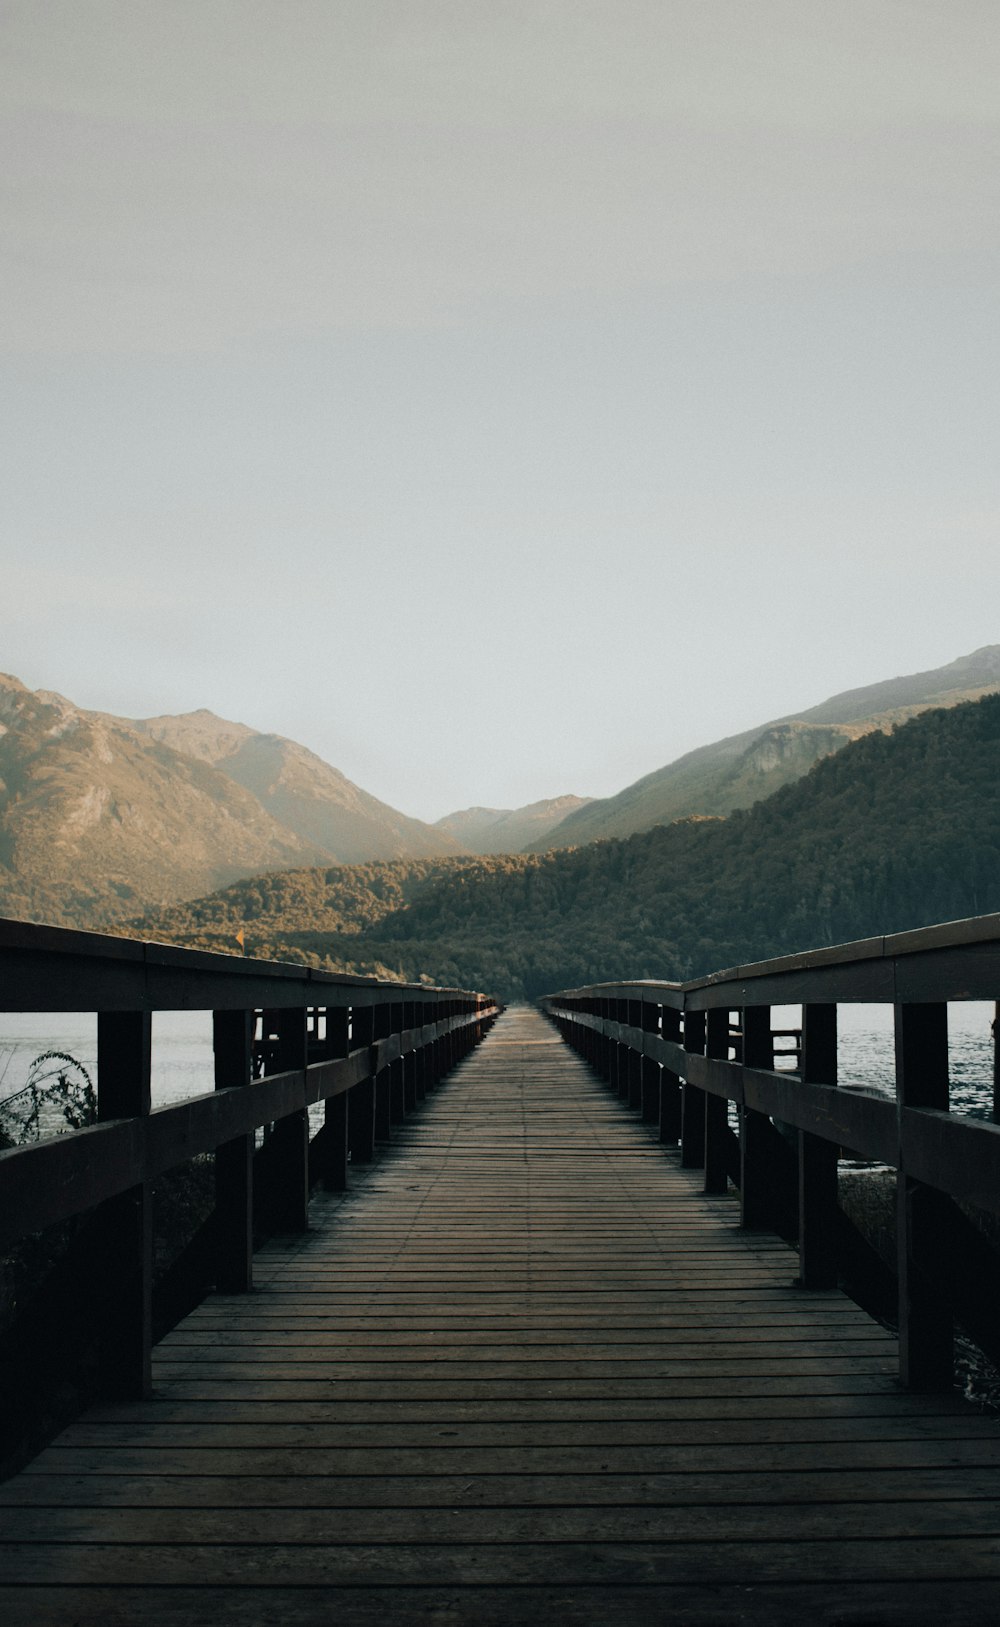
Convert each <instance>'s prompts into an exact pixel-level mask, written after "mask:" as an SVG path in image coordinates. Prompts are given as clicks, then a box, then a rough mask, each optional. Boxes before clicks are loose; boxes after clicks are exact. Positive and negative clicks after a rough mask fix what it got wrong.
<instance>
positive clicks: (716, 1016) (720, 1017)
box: [704, 1006, 729, 1192]
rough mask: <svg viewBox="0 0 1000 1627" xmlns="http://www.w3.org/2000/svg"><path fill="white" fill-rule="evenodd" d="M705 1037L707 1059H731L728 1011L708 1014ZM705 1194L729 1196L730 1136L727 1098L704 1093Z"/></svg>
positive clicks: (719, 1008) (721, 1009) (715, 1009)
mask: <svg viewBox="0 0 1000 1627" xmlns="http://www.w3.org/2000/svg"><path fill="white" fill-rule="evenodd" d="M707 1018H708V1020H707V1023H706V1033H705V1054H706V1056H715V1057H720V1058H721V1059H722V1061H726V1059H727V1058H728V1056H729V1010H728V1007H722V1006H714V1007H713V1008H712V1010H711V1011H709V1012H708V1013H707ZM704 1095H705V1191H706V1192H726V1191H728V1189H729V1160H728V1158H727V1156H726V1153H727V1148H726V1139H727V1137H728V1134H729V1102H728V1100H727V1098H726V1097H725V1096H716V1095H715V1094H714V1093H713V1092H712V1091H710V1090H706V1091H705V1093H704Z"/></svg>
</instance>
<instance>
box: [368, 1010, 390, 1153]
mask: <svg viewBox="0 0 1000 1627" xmlns="http://www.w3.org/2000/svg"><path fill="white" fill-rule="evenodd" d="M372 1016H373V1020H374V1024H375V1027H374V1031H373V1036H372V1038H373V1041H374V1043H376V1044H377V1042H378V1041H379V1040H380V1039H388V1037H389V1034H390V1032H391V1028H392V1017H391V1008H390V1006H389V1003H388V1001H383V1002H382V1003H380V1004H379V1005H377V1006H376V1007H375V1009H374V1011H373V1013H372ZM372 1074H373V1077H374V1083H375V1140H376V1141H388V1140H389V1139H390V1137H391V1135H392V1068H391V1067H386V1068H378V1069H376V1067H375V1064H374V1061H373V1063H372Z"/></svg>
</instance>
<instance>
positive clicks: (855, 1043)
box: [0, 1000, 994, 1130]
mask: <svg viewBox="0 0 1000 1627" xmlns="http://www.w3.org/2000/svg"><path fill="white" fill-rule="evenodd" d="M993 1015H994V1006H993V1004H992V1002H986V1001H978V1000H976V1001H972V1000H970V1001H964V1002H955V1003H953V1004H952V1005H951V1006H949V1009H948V1030H949V1050H950V1056H951V1076H952V1109H953V1111H954V1112H956V1113H963V1114H967V1115H968V1116H970V1117H974V1118H985V1119H988V1118H990V1117H991V1116H992V1106H993V1047H992V1039H991V1032H990V1025H991V1023H992V1021H993ZM800 1020H801V1019H800V1011H799V1008H798V1007H797V1006H789V1007H777V1006H776V1007H774V1008H773V1011H772V1022H773V1026H774V1027H775V1028H794V1027H797V1026H798V1024H799V1022H800ZM892 1021H893V1019H892V1008H891V1007H888V1006H868V1005H856V1006H852V1005H842V1006H841V1007H840V1008H839V1012H838V1028H839V1036H840V1046H839V1056H840V1082H841V1084H844V1085H846V1084H853V1085H863V1086H867V1087H868V1088H869V1089H876V1090H880V1091H885V1092H887V1093H888V1094H889V1095H891V1094H893V1091H894V1088H895V1087H894V1064H893V1037H892ZM42 1051H64V1052H66V1053H67V1054H68V1055H70V1056H73V1057H75V1058H77V1060H78V1061H80V1062H82V1063H83V1065H84V1067H85V1068H87V1070H88V1072H89V1073H90V1075H91V1078H92V1079H93V1080H94V1081H95V1083H96V1080H97V1019H96V1017H94V1016H93V1015H91V1014H85V1015H81V1014H80V1013H78V1012H69V1013H65V1014H52V1013H46V1014H44V1015H38V1014H36V1013H9V1012H0V1101H2V1100H3V1099H5V1098H8V1097H10V1096H13V1095H14V1094H15V1093H16V1092H18V1091H21V1090H23V1088H24V1085H25V1082H26V1080H27V1078H28V1073H29V1070H30V1068H31V1064H32V1062H33V1061H34V1059H35V1058H36V1057H37V1056H38V1055H39V1053H40V1052H42ZM213 1083H214V1079H213V1066H212V1014H211V1012H210V1011H165V1012H155V1013H154V1014H153V1105H154V1107H164V1106H167V1105H168V1104H169V1103H171V1102H178V1101H182V1100H184V1098H185V1097H189V1096H198V1095H201V1094H202V1093H203V1092H204V1091H207V1090H211V1089H212V1087H213ZM60 1127H61V1125H60V1123H59V1122H57V1121H53V1122H51V1123H50V1124H49V1126H48V1128H49V1129H51V1130H55V1129H58V1128H60Z"/></svg>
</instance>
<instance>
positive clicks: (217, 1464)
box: [0, 1010, 1000, 1627]
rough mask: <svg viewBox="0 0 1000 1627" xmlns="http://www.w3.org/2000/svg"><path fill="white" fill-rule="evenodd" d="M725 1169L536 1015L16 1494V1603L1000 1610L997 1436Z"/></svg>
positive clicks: (21, 1619)
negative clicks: (741, 1214)
mask: <svg viewBox="0 0 1000 1627" xmlns="http://www.w3.org/2000/svg"><path fill="white" fill-rule="evenodd" d="M699 1185H700V1181H699V1180H698V1179H696V1178H695V1177H694V1176H693V1175H692V1174H691V1173H690V1172H687V1171H682V1170H680V1169H679V1168H678V1166H677V1163H676V1160H675V1159H674V1158H672V1157H670V1156H668V1155H665V1153H664V1152H663V1150H662V1149H661V1148H660V1147H659V1146H657V1145H656V1143H655V1142H654V1141H653V1140H652V1139H651V1138H650V1136H649V1133H648V1131H647V1130H645V1129H644V1128H642V1127H641V1126H639V1125H638V1124H637V1123H636V1121H635V1119H634V1116H633V1115H631V1114H630V1113H629V1112H628V1110H627V1109H626V1108H625V1107H624V1106H623V1105H622V1104H621V1103H620V1102H619V1101H618V1100H617V1099H615V1098H614V1097H612V1096H611V1095H610V1094H609V1092H608V1090H607V1088H606V1086H604V1085H603V1084H602V1083H600V1082H599V1081H598V1080H597V1079H596V1078H595V1077H594V1076H593V1075H592V1074H591V1073H590V1072H589V1070H588V1069H587V1067H586V1066H585V1065H584V1063H583V1062H581V1061H580V1060H579V1059H578V1058H577V1057H576V1056H575V1055H574V1054H573V1053H572V1052H570V1051H569V1050H568V1049H567V1048H566V1047H564V1046H563V1045H562V1043H561V1042H560V1041H559V1039H558V1038H557V1036H556V1034H555V1032H554V1030H553V1029H552V1028H551V1027H550V1026H549V1025H548V1024H547V1023H546V1022H545V1021H544V1019H543V1018H541V1017H540V1016H538V1015H537V1014H535V1013H534V1012H530V1011H523V1010H516V1011H512V1012H508V1013H507V1014H505V1016H504V1017H503V1018H502V1019H501V1021H500V1022H499V1023H498V1024H497V1026H496V1027H495V1028H494V1030H493V1031H492V1033H491V1034H490V1036H489V1038H488V1039H487V1041H486V1042H485V1044H484V1045H483V1046H481V1047H480V1048H479V1049H478V1050H477V1051H476V1052H474V1053H473V1054H472V1055H471V1056H470V1057H468V1058H467V1059H466V1060H465V1061H464V1062H463V1063H462V1065H461V1066H460V1067H459V1068H458V1069H457V1070H456V1071H455V1072H454V1073H453V1074H452V1075H451V1076H450V1077H449V1078H448V1079H447V1080H446V1081H445V1082H444V1083H443V1085H442V1086H441V1087H440V1088H439V1089H438V1091H437V1092H435V1094H434V1095H433V1096H432V1097H431V1098H430V1099H429V1100H428V1102H427V1103H426V1105H425V1106H424V1107H423V1109H422V1110H421V1111H420V1112H419V1113H418V1114H417V1115H416V1116H414V1117H412V1118H410V1119H408V1120H407V1122H406V1124H405V1125H404V1126H401V1127H400V1128H399V1129H398V1130H397V1132H396V1133H395V1138H394V1141H393V1144H392V1146H391V1148H389V1149H388V1150H387V1151H386V1152H385V1154H384V1155H383V1157H382V1158H381V1160H380V1162H379V1163H378V1164H377V1165H376V1166H374V1167H373V1168H372V1169H371V1170H370V1171H369V1172H367V1173H361V1172H359V1178H357V1179H356V1180H355V1184H354V1187H353V1189H352V1191H351V1193H350V1194H348V1195H347V1196H346V1197H345V1198H343V1199H339V1198H333V1197H330V1198H326V1199H320V1200H318V1202H317V1204H316V1205H314V1215H315V1220H314V1230H313V1231H311V1232H310V1233H309V1235H308V1236H306V1237H304V1238H296V1239H294V1240H286V1242H285V1243H284V1244H282V1243H278V1244H275V1245H272V1246H271V1247H270V1248H268V1249H267V1250H265V1251H264V1252H263V1253H262V1254H261V1255H260V1256H259V1257H258V1261H257V1272H258V1283H259V1287H258V1289H257V1290H256V1291H255V1292H254V1293H253V1294H252V1295H249V1296H247V1297H244V1298H219V1297H217V1298H214V1299H210V1300H208V1301H207V1302H206V1303H205V1304H204V1305H203V1306H202V1307H201V1308H200V1310H198V1311H197V1312H196V1313H195V1314H194V1315H193V1316H191V1317H190V1318H189V1319H188V1320H187V1321H186V1322H185V1323H183V1324H182V1325H181V1326H180V1327H178V1328H177V1329H176V1331H175V1332H174V1333H173V1334H172V1335H171V1336H170V1337H169V1338H168V1339H167V1340H165V1341H164V1343H163V1344H162V1345H161V1346H160V1347H159V1349H158V1353H157V1364H156V1393H155V1396H154V1399H153V1400H151V1401H149V1402H147V1403H142V1404H136V1405H133V1406H115V1407H103V1408H95V1409H93V1410H92V1411H91V1412H90V1413H88V1414H87V1415H86V1416H85V1417H84V1418H83V1419H82V1420H81V1421H80V1422H78V1423H77V1424H75V1425H74V1426H73V1427H71V1428H70V1429H68V1430H67V1431H66V1432H65V1433H64V1434H63V1435H62V1436H61V1437H60V1438H59V1439H58V1440H57V1441H56V1442H55V1444H54V1445H53V1446H51V1447H50V1448H49V1449H48V1450H47V1451H45V1452H44V1453H43V1454H42V1455H41V1456H40V1457H39V1458H38V1459H36V1460H35V1462H34V1463H32V1464H31V1465H30V1467H29V1468H28V1469H27V1470H26V1471H25V1472H24V1473H23V1474H21V1475H20V1476H18V1477H17V1478H16V1479H14V1480H12V1481H10V1482H8V1483H7V1484H6V1485H5V1486H2V1487H0V1504H2V1505H3V1506H2V1515H0V1518H2V1522H3V1528H4V1545H3V1557H2V1561H0V1581H2V1583H3V1584H4V1585H3V1586H2V1587H0V1619H3V1620H4V1622H6V1623H7V1624H8V1627H28V1624H29V1623H30V1627H71V1624H72V1627H97V1624H98V1623H100V1624H101V1627H139V1624H151V1627H152V1624H156V1627H161V1624H168V1623H169V1624H170V1627H182V1624H184V1627H188V1624H191V1623H208V1622H211V1623H214V1624H217V1627H230V1624H236V1623H240V1624H241V1627H263V1624H265V1623H267V1624H269V1627H270V1624H272V1623H280V1624H284V1627H300V1624H309V1627H313V1624H318V1623H321V1622H322V1623H331V1624H345V1627H354V1624H367V1623H375V1622H379V1623H390V1624H395V1623H405V1624H407V1627H409V1624H411V1623H417V1622H420V1623H427V1624H432V1627H459V1624H465V1623H473V1622H475V1623H478V1624H483V1627H501V1624H503V1627H508V1624H511V1627H514V1624H516V1627H520V1624H525V1627H526V1624H528V1623H532V1624H533V1623H551V1624H553V1627H562V1624H568V1627H598V1624H600V1627H611V1624H621V1627H632V1624H646V1623H693V1624H699V1627H707V1624H709V1623H712V1624H720V1627H721V1624H730V1623H740V1622H752V1623H763V1622H771V1623H780V1624H784V1623H792V1622H795V1623H800V1622H803V1621H805V1622H811V1623H822V1624H828V1627H834V1624H841V1627H862V1624H865V1627H881V1624H883V1623H898V1624H900V1627H902V1624H904V1623H905V1624H910V1623H914V1622H927V1623H930V1622H945V1623H951V1624H963V1627H964V1624H968V1627H972V1624H973V1623H975V1624H976V1627H981V1624H985V1623H989V1622H993V1621H996V1620H998V1619H1000V1476H998V1469H1000V1430H998V1428H997V1426H996V1425H995V1424H994V1423H993V1422H992V1421H990V1420H987V1419H983V1418H980V1417H979V1416H977V1415H976V1414H975V1413H974V1412H973V1411H972V1410H971V1409H969V1408H966V1407H965V1406H964V1405H963V1404H961V1403H960V1402H958V1401H957V1400H952V1399H951V1398H949V1397H917V1396H910V1395H904V1394H902V1393H900V1392H899V1390H898V1389H897V1387H896V1385H895V1382H894V1377H893V1374H894V1348H893V1342H892V1340H891V1338H890V1336H889V1335H888V1334H887V1333H885V1332H884V1331H883V1330H882V1329H880V1328H879V1327H877V1326H876V1325H875V1324H874V1323H873V1322H871V1321H870V1320H869V1319H868V1318H867V1317H866V1316H865V1315H864V1314H863V1313H862V1312H861V1311H859V1310H858V1309H857V1308H856V1307H855V1306H854V1305H852V1304H851V1303H850V1302H849V1301H848V1300H846V1299H845V1298H843V1297H842V1296H841V1295H840V1294H837V1293H803V1292H802V1291H800V1290H798V1289H797V1288H796V1287H794V1286H793V1277H794V1271H795V1258H794V1256H793V1254H792V1253H791V1252H790V1251H789V1250H788V1249H787V1248H786V1247H785V1246H784V1245H783V1244H781V1243H779V1242H777V1241H775V1240H774V1239H772V1238H770V1237H767V1236H762V1235H751V1234H745V1233H741V1232H740V1231H739V1230H738V1228H737V1214H736V1206H735V1205H734V1204H732V1203H731V1202H730V1201H728V1200H726V1199H722V1198H714V1199H705V1198H703V1197H702V1196H701V1194H700V1192H699V1190H698V1187H699Z"/></svg>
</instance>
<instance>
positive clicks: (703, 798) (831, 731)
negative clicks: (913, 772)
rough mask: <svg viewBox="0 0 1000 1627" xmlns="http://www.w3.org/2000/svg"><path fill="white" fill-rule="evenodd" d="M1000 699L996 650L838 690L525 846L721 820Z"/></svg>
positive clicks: (605, 800) (686, 760) (690, 756)
mask: <svg viewBox="0 0 1000 1627" xmlns="http://www.w3.org/2000/svg"><path fill="white" fill-rule="evenodd" d="M998 690H1000V645H997V644H988V645H985V646H984V647H983V648H982V649H980V650H973V652H972V654H971V655H963V656H960V657H959V659H958V660H957V661H951V662H949V664H948V665H947V666H945V667H936V668H934V669H933V670H932V671H930V672H914V673H910V674H909V675H908V676H906V677H901V678H889V679H886V680H884V681H883V682H881V683H877V684H868V685H866V686H865V687H864V688H863V689H849V690H845V691H844V692H843V693H842V694H840V695H832V696H831V697H830V699H829V700H825V701H822V702H821V703H820V705H818V706H811V707H808V708H807V709H806V710H805V711H802V712H797V713H791V714H789V715H788V716H786V717H781V718H777V719H775V720H774V721H773V722H771V723H765V724H761V725H759V726H758V727H757V728H755V729H748V730H746V731H745V732H744V733H743V734H737V735H731V736H729V737H728V738H727V739H725V740H716V741H713V742H712V744H710V745H707V746H699V747H698V748H697V750H695V751H689V752H688V753H687V755H686V756H684V757H679V758H678V759H677V761H676V762H673V763H668V764H667V765H666V767H665V768H658V769H656V770H655V771H654V772H653V773H652V774H646V775H644V776H643V778H642V779H641V780H636V781H635V783H634V784H633V785H627V786H626V787H625V789H624V790H623V791H619V792H618V793H617V795H616V796H613V797H602V798H599V799H598V800H597V801H593V802H589V803H587V805H586V806H585V807H582V808H576V809H574V810H573V811H572V812H571V813H568V814H567V815H566V817H565V819H563V820H562V821H561V823H560V824H558V825H556V826H555V828H554V829H553V830H551V831H550V832H548V833H547V835H546V836H545V837H544V839H543V840H541V841H533V842H525V844H524V845H525V846H526V847H528V846H530V847H532V848H534V849H537V850H539V851H544V850H545V849H546V848H548V847H578V846H579V845H580V843H581V842H595V841H600V840H602V839H603V838H604V837H609V836H633V835H635V834H636V833H637V832H638V831H643V830H650V829H651V828H652V826H654V825H663V824H668V823H669V822H670V821H671V820H674V819H683V818H687V817H689V816H690V815H691V814H728V813H731V812H732V811H733V809H734V808H750V807H752V806H753V804H754V803H755V802H759V801H761V800H762V799H763V798H764V797H769V796H771V795H772V794H773V792H775V791H777V790H778V789H779V787H780V786H782V785H790V784H792V783H793V781H795V780H797V779H799V778H800V777H801V776H802V775H803V774H806V773H808V771H809V769H810V768H811V767H812V765H813V763H815V762H818V761H819V760H820V758H822V757H829V756H831V755H832V754H833V753H834V752H837V751H842V750H843V748H844V746H845V745H847V743H848V742H849V741H851V740H857V739H858V738H859V737H860V736H861V735H863V734H871V733H872V732H873V731H875V730H876V729H878V730H881V731H882V732H883V733H888V732H889V731H890V730H891V729H892V728H893V726H894V725H895V724H897V723H905V722H907V721H908V720H909V719H910V718H911V717H916V716H917V715H918V714H920V713H922V712H926V711H930V710H931V709H933V708H939V707H942V706H949V707H950V706H958V705H961V704H962V703H963V702H964V701H971V700H979V699H980V698H981V697H982V696H983V695H984V694H992V693H996V692H997V691H998Z"/></svg>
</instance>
